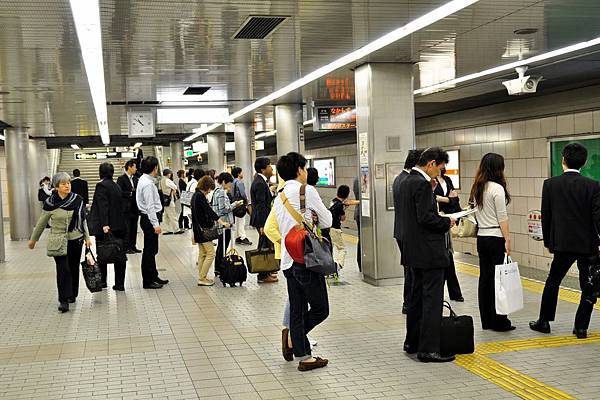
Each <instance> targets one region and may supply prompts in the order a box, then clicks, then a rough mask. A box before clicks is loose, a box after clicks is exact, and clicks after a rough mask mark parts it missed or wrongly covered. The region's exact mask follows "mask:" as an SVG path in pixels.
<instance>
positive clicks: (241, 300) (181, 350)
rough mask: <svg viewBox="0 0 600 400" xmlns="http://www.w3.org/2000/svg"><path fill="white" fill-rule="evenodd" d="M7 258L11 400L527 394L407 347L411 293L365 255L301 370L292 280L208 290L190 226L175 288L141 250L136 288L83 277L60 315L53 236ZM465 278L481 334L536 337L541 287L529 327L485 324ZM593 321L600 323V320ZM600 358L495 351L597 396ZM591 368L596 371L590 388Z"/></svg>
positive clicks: (559, 327) (177, 259)
mask: <svg viewBox="0 0 600 400" xmlns="http://www.w3.org/2000/svg"><path fill="white" fill-rule="evenodd" d="M253 239H254V241H255V238H254V237H251V240H253ZM349 247H350V248H351V251H350V252H349V255H348V260H353V259H354V254H355V253H354V249H353V245H350V246H349ZM240 250H242V251H243V250H245V248H240ZM7 258H8V261H7V262H6V263H5V264H0V298H1V299H2V306H1V307H0V398H2V399H33V398H42V399H62V398H65V399H75V398H81V399H84V398H85V399H90V398H91V399H104V398H110V399H121V398H122V399H151V398H159V399H197V398H200V399H291V398H294V399H323V398H343V399H371V398H381V399H417V398H421V399H468V398H477V399H479V400H483V399H500V398H515V395H514V394H512V393H510V392H508V391H505V390H504V389H502V388H500V387H499V386H497V385H495V384H493V383H491V382H489V381H487V380H485V379H483V378H480V377H479V376H476V375H474V374H472V373H471V372H469V371H468V370H466V369H464V368H462V367H460V366H458V365H456V364H445V365H432V364H422V363H419V362H416V361H414V359H412V358H411V357H408V356H407V355H405V353H403V352H402V342H403V339H404V323H405V321H404V316H402V314H400V308H401V304H402V300H401V299H402V289H401V288H400V287H380V288H378V287H373V286H370V285H367V284H365V283H363V282H362V281H361V278H360V275H359V273H358V271H357V270H356V266H355V264H354V263H353V262H350V263H349V265H348V266H347V268H346V269H344V270H343V272H342V277H343V280H345V281H346V282H348V283H349V284H348V285H343V286H331V287H330V288H329V296H330V303H331V315H330V317H329V319H328V320H327V321H326V322H325V323H324V324H323V325H321V326H320V327H318V328H317V329H316V330H315V331H314V332H313V333H312V336H313V337H314V338H315V339H317V340H318V342H319V343H318V345H317V346H316V348H315V351H314V353H315V354H317V355H320V356H324V357H327V358H329V359H330V365H329V366H328V367H327V368H324V369H322V370H318V371H313V372H308V373H301V372H298V371H297V370H296V366H297V364H296V363H287V362H285V361H284V360H283V359H282V357H281V354H280V332H281V331H280V329H281V327H280V323H281V317H282V312H283V306H284V303H285V299H286V289H285V282H284V278H283V276H281V279H282V281H281V282H280V283H278V284H272V285H263V286H259V285H258V284H257V283H256V277H255V276H252V275H251V276H249V280H248V282H247V283H246V284H245V286H244V287H243V288H226V289H225V288H223V287H222V286H220V285H216V286H214V287H197V286H196V280H197V271H196V267H195V258H196V249H195V248H193V247H192V246H191V243H190V240H189V237H188V236H187V234H186V235H181V236H163V237H162V238H161V251H160V254H159V257H158V261H159V268H160V269H161V275H162V276H163V277H164V278H168V279H170V280H171V283H169V285H167V286H166V287H165V288H163V289H161V290H156V291H152V290H144V289H142V288H141V277H140V271H139V265H140V257H139V256H138V255H136V256H130V258H129V264H128V271H127V284H126V292H124V293H115V292H113V291H112V290H110V289H109V290H108V291H104V292H102V293H97V294H91V293H89V291H87V289H86V288H85V286H84V284H83V280H82V281H81V290H80V296H79V298H78V301H77V303H76V304H75V305H74V307H72V311H71V312H69V313H66V314H60V313H58V311H57V310H56V306H57V304H56V287H55V275H54V262H53V260H52V259H50V258H48V257H46V256H45V243H44V241H43V240H42V242H41V243H40V245H39V246H38V247H37V248H36V250H34V251H29V250H27V249H26V243H25V242H7ZM162 269H164V270H162ZM109 279H110V280H112V273H111V275H110V276H109ZM459 279H460V280H461V284H462V286H463V294H464V297H465V298H466V302H465V303H462V304H455V308H456V311H457V312H458V313H459V314H471V315H473V316H474V318H475V324H476V340H477V341H478V342H490V341H501V340H509V339H526V338H532V337H535V336H536V335H535V334H534V333H533V332H531V331H530V330H529V329H528V328H527V321H529V320H530V319H533V318H534V317H535V316H536V314H537V308H538V306H539V295H538V294H534V293H530V292H527V293H526V294H525V303H526V306H525V309H524V310H523V311H521V312H519V313H517V314H516V315H514V316H512V317H511V318H512V320H513V322H514V323H515V324H516V325H517V326H518V329H517V330H516V331H514V332H511V333H505V334H499V333H493V332H488V331H486V332H483V331H481V330H480V329H479V322H478V312H477V302H476V293H477V278H476V277H474V276H472V275H469V274H459ZM111 285H112V284H109V287H110V286H111ZM575 309H576V306H575V305H573V304H570V303H565V302H561V304H560V306H559V311H558V317H557V323H555V324H553V334H557V335H567V334H569V333H570V330H571V327H572V321H573V316H574V311H575ZM591 329H592V330H599V327H598V322H597V321H595V320H593V321H592V327H591ZM599 355H600V345H598V344H590V345H583V346H577V347H576V349H573V348H572V347H563V348H560V349H545V350H544V349H542V350H528V351H527V352H525V351H524V352H512V353H504V354H494V355H493V356H492V358H493V359H495V360H497V361H501V362H502V363H504V364H507V365H509V366H511V367H512V368H514V369H516V370H519V371H520V372H523V373H526V374H529V375H531V376H534V377H535V378H536V379H538V380H540V381H543V382H545V383H547V384H549V385H551V386H554V387H557V388H560V389H561V390H564V391H566V392H568V393H570V394H572V395H574V396H576V397H578V398H588V399H593V398H597V397H598V396H597V395H596V393H597V390H598V384H597V381H598V380H597V379H595V378H594V377H595V376H596V375H597V373H598V372H600V367H597V366H596V365H597V359H598V356H599ZM580 376H587V377H588V379H586V383H585V384H583V385H581V384H580V382H581V381H580V380H578V377H580Z"/></svg>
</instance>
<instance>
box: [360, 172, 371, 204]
mask: <svg viewBox="0 0 600 400" xmlns="http://www.w3.org/2000/svg"><path fill="white" fill-rule="evenodd" d="M370 193H371V188H370V183H369V167H368V166H364V167H363V166H361V167H360V194H361V199H368V198H369V197H370V195H369V194H370Z"/></svg>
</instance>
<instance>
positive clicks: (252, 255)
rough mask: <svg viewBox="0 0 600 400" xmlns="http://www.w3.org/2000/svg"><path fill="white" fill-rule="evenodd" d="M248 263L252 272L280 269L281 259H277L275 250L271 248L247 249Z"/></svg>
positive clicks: (249, 270)
mask: <svg viewBox="0 0 600 400" xmlns="http://www.w3.org/2000/svg"><path fill="white" fill-rule="evenodd" d="M246 265H247V266H248V272H250V273H251V274H258V273H259V272H275V271H279V260H277V259H275V250H274V249H269V248H265V249H256V250H248V251H246Z"/></svg>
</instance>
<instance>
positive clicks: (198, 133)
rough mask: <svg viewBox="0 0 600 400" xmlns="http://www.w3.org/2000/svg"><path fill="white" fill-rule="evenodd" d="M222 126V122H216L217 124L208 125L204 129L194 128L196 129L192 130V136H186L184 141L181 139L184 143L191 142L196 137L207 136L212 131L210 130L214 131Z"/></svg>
mask: <svg viewBox="0 0 600 400" xmlns="http://www.w3.org/2000/svg"><path fill="white" fill-rule="evenodd" d="M223 124H224V122H217V123H214V124H212V125H209V126H207V127H206V128H196V129H192V131H193V132H194V134H193V135H190V136H188V137H186V138H185V139H183V141H184V142H189V141H191V140H194V139H196V138H197V137H198V136H201V135H205V134H207V133H208V132H210V131H212V130H215V129H217V128H218V127H219V126H221V125H223Z"/></svg>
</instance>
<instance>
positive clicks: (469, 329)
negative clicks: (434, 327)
mask: <svg viewBox="0 0 600 400" xmlns="http://www.w3.org/2000/svg"><path fill="white" fill-rule="evenodd" d="M444 307H445V308H447V309H448V310H450V316H448V317H442V329H441V341H440V342H441V343H440V353H441V354H442V355H443V356H451V355H455V354H471V353H473V352H474V351H475V341H474V339H473V336H474V330H473V318H472V317H471V316H470V315H456V313H455V312H454V310H453V309H452V307H451V306H450V303H448V302H447V301H444Z"/></svg>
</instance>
